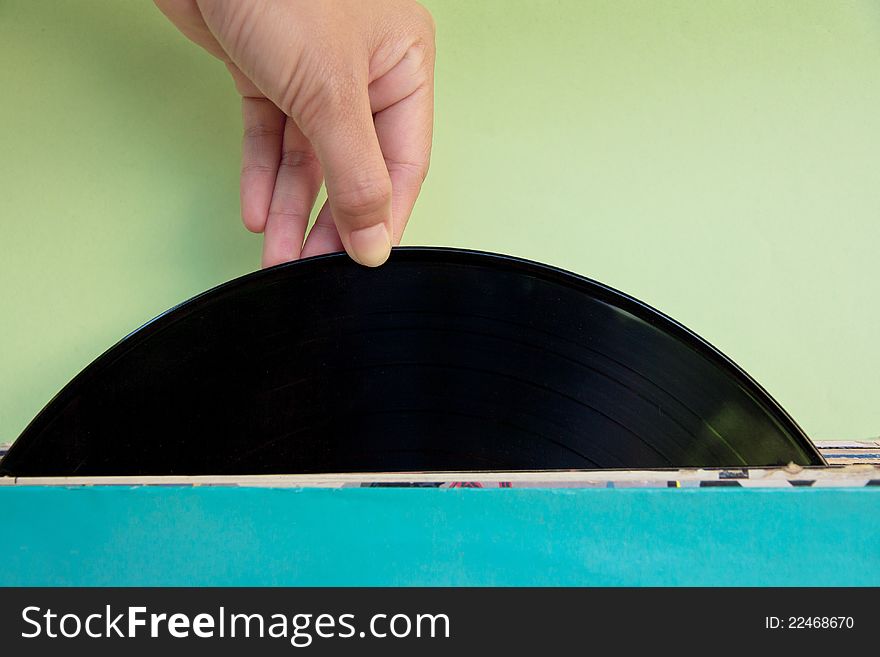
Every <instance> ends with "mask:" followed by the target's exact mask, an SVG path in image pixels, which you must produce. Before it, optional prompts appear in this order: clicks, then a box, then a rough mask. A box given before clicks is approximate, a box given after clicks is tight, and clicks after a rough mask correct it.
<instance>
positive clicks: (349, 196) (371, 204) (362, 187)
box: [335, 180, 391, 215]
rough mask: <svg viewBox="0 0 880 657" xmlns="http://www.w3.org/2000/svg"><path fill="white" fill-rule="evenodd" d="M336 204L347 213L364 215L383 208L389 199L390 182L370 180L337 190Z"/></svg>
mask: <svg viewBox="0 0 880 657" xmlns="http://www.w3.org/2000/svg"><path fill="white" fill-rule="evenodd" d="M335 197H336V198H335V201H336V205H337V206H338V207H339V208H340V209H341V210H343V211H344V212H347V213H349V214H353V215H364V214H369V213H372V212H377V211H380V210H383V209H384V208H385V206H386V205H387V204H388V203H389V202H390V201H391V182H390V181H388V182H385V181H379V180H370V181H365V182H360V183H358V184H356V185H354V186H351V187H348V188H347V189H343V190H341V191H338V192H337V193H336V195H335Z"/></svg>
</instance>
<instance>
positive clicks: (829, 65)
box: [0, 0, 880, 442]
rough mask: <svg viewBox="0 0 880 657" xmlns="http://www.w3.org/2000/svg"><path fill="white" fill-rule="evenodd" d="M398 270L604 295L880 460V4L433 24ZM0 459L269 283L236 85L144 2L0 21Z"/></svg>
mask: <svg viewBox="0 0 880 657" xmlns="http://www.w3.org/2000/svg"><path fill="white" fill-rule="evenodd" d="M426 4H427V6H428V7H429V8H430V9H431V10H432V12H433V14H434V17H435V20H436V22H437V41H438V58H437V83H436V92H437V102H436V111H437V116H436V130H435V145H434V155H433V160H432V169H431V173H430V175H429V178H428V181H427V183H426V186H425V189H424V192H423V194H422V197H421V199H420V201H419V203H418V205H417V207H416V212H415V214H414V216H413V220H412V222H411V224H410V228H409V229H408V231H407V233H406V235H405V239H404V243H405V244H429V245H448V246H461V247H469V248H476V249H485V250H490V251H496V252H502V253H509V254H513V255H519V256H524V257H527V258H532V259H535V260H540V261H543V262H547V263H550V264H554V265H557V266H561V267H564V268H567V269H570V270H573V271H576V272H578V273H580V274H584V275H587V276H590V277H592V278H596V279H598V280H600V281H602V282H604V283H607V284H609V285H612V286H614V287H617V288H619V289H621V290H623V291H625V292H628V293H630V294H633V295H634V296H636V297H639V298H641V299H642V300H644V301H646V302H648V303H650V304H652V305H654V306H656V307H657V308H659V309H660V310H662V311H664V312H666V313H667V314H670V315H671V316H673V317H675V318H676V319H678V320H679V321H681V322H683V323H684V324H685V325H687V326H689V327H690V328H692V329H693V330H695V331H696V332H697V333H699V334H700V335H702V336H704V337H705V338H706V339H708V340H709V341H710V342H712V343H714V344H715V345H716V346H717V347H719V348H720V349H721V350H722V351H724V352H725V353H727V354H728V355H729V356H730V357H732V358H733V359H734V360H735V361H737V362H738V363H739V364H740V365H742V366H743V367H744V368H745V369H746V371H748V372H749V373H751V374H752V375H753V376H754V377H755V378H756V379H757V380H758V381H759V382H760V383H762V384H763V385H764V386H765V387H766V388H767V389H768V390H769V391H770V393H771V394H773V395H774V396H775V397H776V398H777V399H778V400H779V401H780V402H781V403H782V405H783V406H784V407H786V408H787V409H788V410H789V412H790V413H791V414H792V415H793V416H794V418H795V419H796V420H797V421H798V422H799V423H800V424H801V425H802V426H803V427H804V428H805V429H806V431H807V432H808V433H809V434H810V435H811V436H812V437H814V438H861V437H868V436H874V435H877V433H878V432H880V403H878V399H880V346H878V345H877V336H878V332H880V330H878V329H880V298H878V292H880V283H878V279H880V258H878V256H877V250H878V242H880V240H878V238H880V3H877V2H869V1H860V2H828V1H827V0H820V1H817V2H809V1H806V0H796V1H795V0H792V1H790V2H773V3H771V2H765V1H758V2H752V1H743V0H736V1H730V2H720V1H719V2H706V1H704V0H700V1H692V2H620V1H614V2H584V1H567V2H561V1H559V2H552V1H549V0H548V1H545V2H537V1H535V2H518V1H513V0H507V1H497V2H485V1H475V0H472V1H469V2H466V1H463V0H462V1H459V0H456V1H451V0H439V1H434V2H427V3H426ZM0 94H2V102H0V442H3V441H11V440H12V439H14V438H15V437H16V436H17V435H18V433H19V432H20V431H21V429H23V428H24V426H25V424H26V423H27V422H28V420H29V419H30V418H31V417H33V415H34V414H36V412H37V411H39V409H40V408H41V407H42V406H43V405H44V404H45V402H46V401H48V399H49V398H50V397H51V396H52V395H53V394H54V393H55V392H56V391H57V390H58V389H60V388H61V386H62V385H63V384H64V383H66V381H68V380H69V379H70V378H71V377H72V376H73V375H74V374H75V373H76V372H77V371H79V370H80V369H81V368H82V367H83V366H85V365H86V364H87V363H88V362H89V361H91V360H92V359H93V358H94V357H95V356H97V355H98V354H99V353H100V352H102V351H103V350H104V349H105V348H107V347H108V346H110V345H111V344H112V343H114V342H115V341H116V340H118V339H119V338H120V337H122V336H123V335H124V334H126V333H127V332H129V331H130V330H131V329H133V328H135V327H136V326H138V325H139V324H141V323H143V322H144V321H146V320H148V319H149V318H151V317H152V316H154V315H156V314H158V313H159V312H161V311H163V310H165V309H166V308H168V307H170V306H172V305H174V304H176V303H177V302H179V301H181V300H183V299H185V298H187V297H189V296H191V295H193V294H195V293H197V292H200V291H202V290H205V289H207V288H209V287H211V286H213V285H215V284H218V283H220V282H223V281H225V280H228V279H230V278H233V277H235V276H238V275H240V274H243V273H245V272H247V271H250V270H252V269H254V268H256V267H258V265H259V248H260V246H259V240H260V238H259V237H258V236H254V235H251V234H249V233H247V232H246V231H245V229H244V228H243V227H242V226H241V224H240V221H239V217H238V182H237V176H238V166H239V163H238V156H239V147H240V121H239V107H238V101H237V97H236V95H235V92H234V90H233V87H232V84H231V82H230V81H229V80H228V79H227V74H226V71H225V70H224V68H223V67H222V66H221V65H220V64H219V63H217V62H216V61H213V60H212V59H211V58H210V57H208V56H207V55H205V54H204V53H202V52H201V51H200V50H199V49H198V48H197V47H195V46H193V45H191V44H189V43H188V42H187V41H186V40H185V39H184V38H183V37H182V36H181V35H179V34H178V33H177V32H176V30H175V29H173V27H172V26H171V25H170V24H168V23H167V21H166V20H165V19H164V17H162V16H161V14H160V13H159V12H158V10H156V9H155V8H154V7H153V5H152V3H148V2H137V3H135V2H118V1H114V0H100V1H98V0H94V1H89V2H86V1H76V2H56V1H51V2H48V1H45V2H44V1H33V0H17V1H9V0H0Z"/></svg>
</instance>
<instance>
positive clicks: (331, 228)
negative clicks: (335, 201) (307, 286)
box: [302, 201, 345, 258]
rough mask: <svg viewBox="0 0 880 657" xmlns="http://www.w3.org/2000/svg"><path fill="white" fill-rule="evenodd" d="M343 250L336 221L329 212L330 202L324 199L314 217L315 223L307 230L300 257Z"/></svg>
mask: <svg viewBox="0 0 880 657" xmlns="http://www.w3.org/2000/svg"><path fill="white" fill-rule="evenodd" d="M338 251H345V247H344V246H343V245H342V239H340V237H339V231H337V230H336V223H335V222H334V221H333V215H332V213H331V212H330V204H329V202H327V201H325V202H324V205H323V206H321V211H320V212H318V217H317V218H316V219H315V225H314V226H312V229H311V230H310V231H309V236H308V237H307V238H306V243H305V244H304V245H303V249H302V257H303V258H308V257H310V256H315V255H321V254H323V253H336V252H338Z"/></svg>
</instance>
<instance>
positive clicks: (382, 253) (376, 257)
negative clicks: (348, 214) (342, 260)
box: [351, 224, 391, 267]
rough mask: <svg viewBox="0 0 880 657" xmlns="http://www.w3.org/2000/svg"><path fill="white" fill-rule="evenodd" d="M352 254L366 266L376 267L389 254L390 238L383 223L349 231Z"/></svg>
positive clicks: (386, 258)
mask: <svg viewBox="0 0 880 657" xmlns="http://www.w3.org/2000/svg"><path fill="white" fill-rule="evenodd" d="M351 250H352V254H351V255H352V256H353V257H354V259H355V260H357V261H358V262H359V263H360V264H362V265H366V266H367V267H378V266H379V265H381V264H382V263H383V262H385V261H386V260H388V256H389V255H390V254H391V240H390V239H389V237H388V230H387V229H386V228H385V224H376V225H375V226H368V227H367V228H359V229H358V230H354V231H352V233H351Z"/></svg>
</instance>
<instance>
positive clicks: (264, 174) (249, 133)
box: [241, 98, 285, 233]
mask: <svg viewBox="0 0 880 657" xmlns="http://www.w3.org/2000/svg"><path fill="white" fill-rule="evenodd" d="M241 113H242V119H243V122H244V140H243V143H242V154H241V217H242V219H243V221H244V225H245V226H247V229H248V230H251V231H253V232H255V233H261V232H263V230H264V229H265V227H266V218H267V217H268V214H269V203H270V202H271V200H272V191H273V190H274V189H275V178H276V176H277V174H278V165H279V163H280V160H281V143H282V137H283V134H284V120H285V116H284V113H283V112H282V111H281V110H279V109H278V108H277V107H276V106H275V104H274V103H272V102H271V101H269V100H266V99H265V98H242V99H241Z"/></svg>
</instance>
